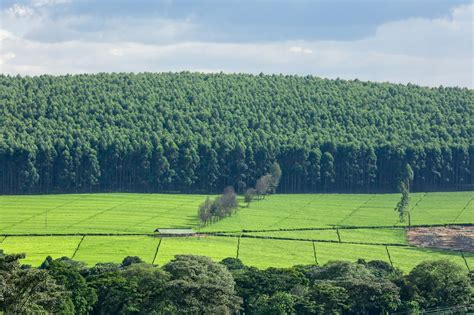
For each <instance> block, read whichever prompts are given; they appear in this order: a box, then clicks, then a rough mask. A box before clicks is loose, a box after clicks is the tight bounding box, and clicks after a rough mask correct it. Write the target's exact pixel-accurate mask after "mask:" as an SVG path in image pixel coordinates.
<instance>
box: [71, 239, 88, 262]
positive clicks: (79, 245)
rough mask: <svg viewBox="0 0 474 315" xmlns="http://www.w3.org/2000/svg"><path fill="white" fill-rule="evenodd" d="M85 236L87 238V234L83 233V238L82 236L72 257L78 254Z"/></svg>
mask: <svg viewBox="0 0 474 315" xmlns="http://www.w3.org/2000/svg"><path fill="white" fill-rule="evenodd" d="M85 238H86V236H85V235H83V236H82V238H81V240H80V241H79V243H78V244H77V247H76V249H75V250H74V253H73V254H72V256H71V259H74V257H75V256H76V254H77V251H78V250H79V247H81V244H82V241H84V239H85Z"/></svg>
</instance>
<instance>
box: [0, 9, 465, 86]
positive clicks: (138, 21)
mask: <svg viewBox="0 0 474 315" xmlns="http://www.w3.org/2000/svg"><path fill="white" fill-rule="evenodd" d="M0 9H1V14H2V16H1V17H2V20H1V23H0V41H1V42H0V44H1V46H0V70H1V72H2V73H9V74H18V73H19V74H24V75H27V74H28V75H37V74H42V73H51V74H65V73H94V72H104V71H105V72H111V71H114V72H118V71H125V72H142V71H156V72H162V71H181V70H189V71H201V72H219V71H223V72H250V73H260V72H263V73H288V74H299V75H307V74H311V75H316V76H321V77H327V78H337V77H340V78H345V79H355V78H358V79H361V80H372V81H391V82H401V83H408V82H411V83H415V84H420V85H427V86H438V85H445V86H464V87H470V88H472V87H473V42H472V41H473V39H472V37H473V30H472V29H473V17H472V15H473V4H472V2H471V1H465V0H418V1H417V0H385V1H384V0H370V1H369V0H352V1H351V0H313V1H304V0H287V1H282V0H280V1H270V0H265V1H263V0H262V1H234V0H227V1H222V0H221V1H218V0H212V1H211V0H201V1H199V0H194V1H191V0H188V1H178V0H164V1H151V0H135V1H123V0H114V1H110V0H102V1H91V0H88V1H86V0H24V1H11V0H2V2H1V7H0Z"/></svg>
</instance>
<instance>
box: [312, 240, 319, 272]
mask: <svg viewBox="0 0 474 315" xmlns="http://www.w3.org/2000/svg"><path fill="white" fill-rule="evenodd" d="M313 254H314V263H315V264H316V266H319V263H318V256H317V255H316V242H314V241H313Z"/></svg>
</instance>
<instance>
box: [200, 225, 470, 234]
mask: <svg viewBox="0 0 474 315" xmlns="http://www.w3.org/2000/svg"><path fill="white" fill-rule="evenodd" d="M453 225H455V226H474V223H455V224H453V223H442V224H415V225H411V226H410V227H409V226H407V225H371V226H362V225H361V226H359V225H354V226H350V225H342V226H336V225H335V226H332V227H308V228H281V229H258V230H247V229H244V230H238V231H237V230H234V231H209V232H200V234H215V233H219V234H232V233H257V232H292V231H295V232H297V231H328V230H336V229H339V230H357V229H406V228H418V227H449V226H453Z"/></svg>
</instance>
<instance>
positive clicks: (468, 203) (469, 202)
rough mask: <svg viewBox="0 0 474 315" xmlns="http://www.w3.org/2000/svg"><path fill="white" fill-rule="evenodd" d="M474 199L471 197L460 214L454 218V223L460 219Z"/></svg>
mask: <svg viewBox="0 0 474 315" xmlns="http://www.w3.org/2000/svg"><path fill="white" fill-rule="evenodd" d="M473 199H474V197H473V198H471V199H470V200H469V201H468V202H467V203H466V205H465V206H464V207H463V208H462V209H461V211H460V212H459V214H458V215H457V216H456V217H455V218H454V220H453V224H454V222H456V220H457V219H459V217H460V216H461V214H463V213H464V210H466V209H467V207H468V206H469V205H470V204H471V202H472V200H473Z"/></svg>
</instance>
